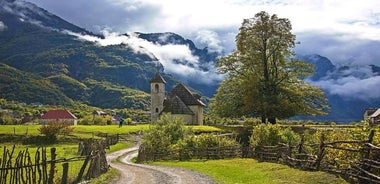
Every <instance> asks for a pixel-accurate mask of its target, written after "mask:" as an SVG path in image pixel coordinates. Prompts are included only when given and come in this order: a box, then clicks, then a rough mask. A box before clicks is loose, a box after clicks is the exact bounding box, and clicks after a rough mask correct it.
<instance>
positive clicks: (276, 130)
mask: <svg viewBox="0 0 380 184" xmlns="http://www.w3.org/2000/svg"><path fill="white" fill-rule="evenodd" d="M299 141H300V136H299V135H298V134H297V133H295V132H294V131H293V130H292V129H291V128H290V127H288V128H286V129H282V128H281V127H280V126H278V125H272V124H259V125H257V126H255V127H254V128H253V132H252V136H251V137H250V144H251V146H253V147H256V146H275V145H277V144H278V143H280V142H281V143H286V144H289V145H296V144H298V143H299Z"/></svg>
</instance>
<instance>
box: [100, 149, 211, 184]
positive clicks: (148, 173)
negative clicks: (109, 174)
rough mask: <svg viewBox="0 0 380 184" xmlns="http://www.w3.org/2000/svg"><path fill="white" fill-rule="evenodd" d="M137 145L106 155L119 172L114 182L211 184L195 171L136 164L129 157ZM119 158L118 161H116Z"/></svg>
mask: <svg viewBox="0 0 380 184" xmlns="http://www.w3.org/2000/svg"><path fill="white" fill-rule="evenodd" d="M137 151H138V146H134V147H132V148H128V149H124V150H120V151H117V152H114V153H111V154H108V155H107V161H108V163H109V164H110V166H111V167H113V168H115V169H117V170H118V171H119V172H120V177H119V178H117V179H115V180H114V181H112V183H114V184H155V183H160V184H164V183H168V184H173V183H178V184H213V183H214V181H213V180H212V179H211V178H209V177H207V176H205V175H203V174H200V173H197V172H194V171H191V170H186V169H182V168H175V167H166V166H154V165H146V164H136V163H133V162H131V159H132V158H134V157H136V156H137ZM117 160H119V161H117Z"/></svg>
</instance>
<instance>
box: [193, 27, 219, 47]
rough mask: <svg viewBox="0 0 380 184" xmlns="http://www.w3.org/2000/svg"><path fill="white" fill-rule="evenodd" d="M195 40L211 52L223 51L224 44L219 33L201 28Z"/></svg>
mask: <svg viewBox="0 0 380 184" xmlns="http://www.w3.org/2000/svg"><path fill="white" fill-rule="evenodd" d="M195 41H196V42H198V43H200V44H203V45H205V46H206V47H207V48H208V50H209V51H210V52H217V53H221V52H222V51H223V46H222V45H221V41H220V38H219V35H218V33H216V32H215V31H211V30H200V31H198V32H197V33H196V36H195Z"/></svg>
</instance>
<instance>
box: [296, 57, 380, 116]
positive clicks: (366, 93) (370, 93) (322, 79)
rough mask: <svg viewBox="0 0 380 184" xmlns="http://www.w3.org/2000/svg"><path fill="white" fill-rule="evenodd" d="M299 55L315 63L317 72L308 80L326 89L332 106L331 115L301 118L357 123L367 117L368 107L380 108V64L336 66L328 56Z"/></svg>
mask: <svg viewBox="0 0 380 184" xmlns="http://www.w3.org/2000/svg"><path fill="white" fill-rule="evenodd" d="M298 58H299V59H303V60H305V61H306V62H308V63H311V64H314V65H315V74H314V75H313V76H311V77H309V78H308V79H306V80H307V81H308V82H310V83H311V84H313V85H316V86H318V87H320V88H321V89H322V90H323V91H325V95H326V97H327V98H328V101H329V105H330V107H331V110H330V113H329V114H328V115H327V116H317V117H297V118H298V119H313V120H319V121H336V122H344V123H349V122H357V121H360V120H362V119H363V113H364V111H365V109H367V108H373V107H376V108H378V107H380V98H379V97H380V96H379V95H380V92H379V89H380V88H379V87H378V86H376V81H379V79H380V70H379V69H380V67H379V66H376V65H368V66H367V65H364V66H355V65H341V66H335V65H333V64H332V62H331V61H330V60H329V59H328V58H326V57H323V56H320V55H317V54H313V55H304V56H298ZM297 118H296V119H297Z"/></svg>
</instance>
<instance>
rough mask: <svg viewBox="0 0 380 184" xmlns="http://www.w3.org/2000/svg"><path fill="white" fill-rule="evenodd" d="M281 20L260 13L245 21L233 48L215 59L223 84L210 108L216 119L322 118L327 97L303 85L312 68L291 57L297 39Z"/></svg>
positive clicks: (320, 91) (289, 26) (317, 90)
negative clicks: (310, 116) (302, 116)
mask: <svg viewBox="0 0 380 184" xmlns="http://www.w3.org/2000/svg"><path fill="white" fill-rule="evenodd" d="M291 29H292V26H291V23H290V21H289V20H288V19H286V18H278V17H277V15H275V14H274V15H269V14H268V13H266V12H264V11H262V12H259V13H257V14H256V15H255V17H254V18H250V19H245V20H244V21H243V23H242V25H241V27H240V32H239V34H238V35H237V36H236V48H237V49H236V50H235V51H233V52H232V53H231V54H229V55H227V56H225V57H222V58H220V59H218V60H217V62H216V67H217V68H218V71H219V72H220V73H222V74H226V78H225V80H224V81H223V82H222V83H221V85H220V87H219V88H218V91H217V94H216V96H215V98H214V99H213V100H212V103H211V104H210V109H211V112H212V113H215V114H216V115H219V116H221V117H231V116H232V117H233V116H235V117H236V116H243V115H249V116H257V117H261V118H262V122H263V123H266V121H267V120H268V121H269V122H271V123H276V119H278V118H289V117H292V116H295V115H324V114H326V111H327V110H328V105H327V99H326V98H325V97H324V93H323V91H322V90H320V89H319V88H318V87H315V86H312V85H311V84H309V83H308V82H306V81H304V80H303V79H305V78H306V77H308V76H310V75H311V74H312V73H313V66H312V65H309V64H307V63H305V62H304V61H301V60H296V59H294V58H293V56H294V55H295V53H294V51H293V50H292V49H293V48H294V46H295V44H296V42H295V40H296V36H295V35H294V34H292V33H291Z"/></svg>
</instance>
